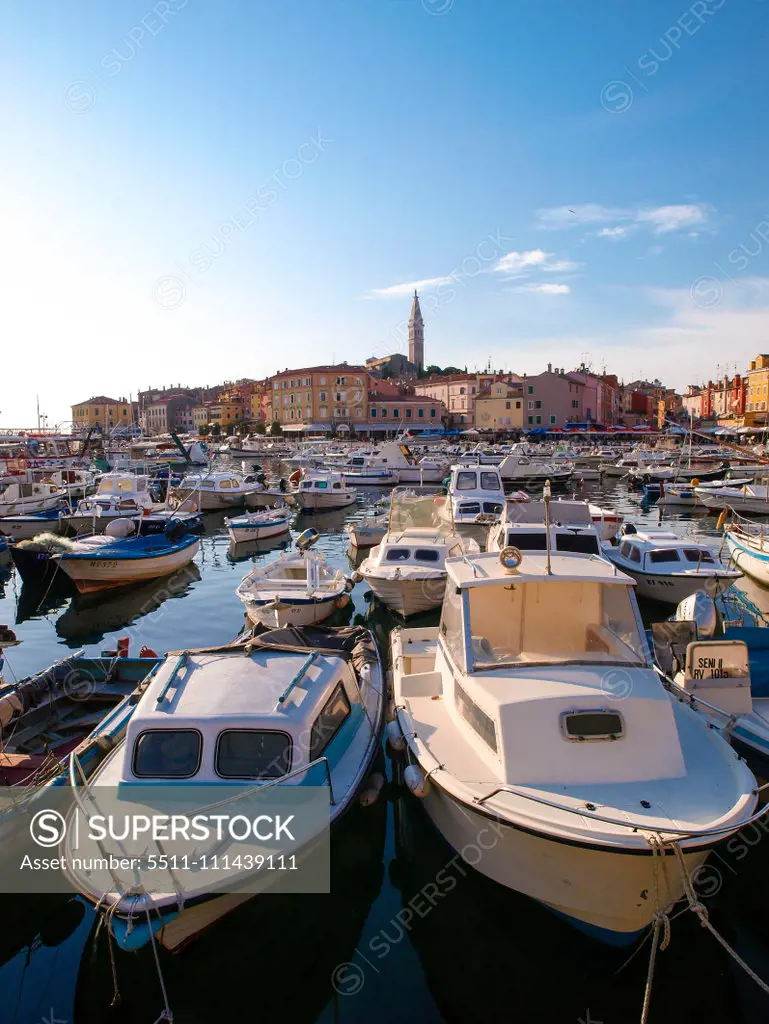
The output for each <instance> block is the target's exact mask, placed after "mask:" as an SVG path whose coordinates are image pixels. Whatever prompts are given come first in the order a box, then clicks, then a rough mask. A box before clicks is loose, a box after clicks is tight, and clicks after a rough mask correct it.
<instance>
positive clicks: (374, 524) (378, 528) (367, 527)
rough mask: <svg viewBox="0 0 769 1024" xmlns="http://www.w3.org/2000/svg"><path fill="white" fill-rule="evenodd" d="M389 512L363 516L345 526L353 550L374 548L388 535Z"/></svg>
mask: <svg viewBox="0 0 769 1024" xmlns="http://www.w3.org/2000/svg"><path fill="white" fill-rule="evenodd" d="M388 519H389V516H388V514H387V512H380V513H379V514H378V515H373V516H371V515H368V516H363V517H362V518H361V519H356V520H355V521H354V522H352V523H348V524H347V525H346V526H345V530H346V532H347V533H348V534H349V537H350V545H351V546H352V547H353V548H373V547H376V545H377V544H378V543H379V542H380V541H381V540H382V539H383V538H384V537H385V536H386V535H387V522H388Z"/></svg>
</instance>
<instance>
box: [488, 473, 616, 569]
mask: <svg viewBox="0 0 769 1024" xmlns="http://www.w3.org/2000/svg"><path fill="white" fill-rule="evenodd" d="M545 494H546V495H547V499H546V500H545V501H525V502H524V501H507V502H505V508H504V511H503V512H502V517H501V520H500V522H499V523H493V524H492V525H491V526H490V527H489V536H488V539H487V541H486V550H487V551H502V550H503V549H504V548H506V547H511V546H512V547H515V548H518V550H519V551H523V552H524V553H526V552H531V553H533V552H542V551H546V550H547V546H548V533H549V535H550V536H549V543H550V550H551V551H553V552H557V553H559V554H578V555H588V556H589V555H601V554H602V548H601V538H600V535H599V533H598V530H597V528H596V526H595V523H594V520H593V516H592V514H591V508H590V506H589V505H588V504H587V502H584V501H562V500H555V501H551V500H550V498H549V493H548V491H547V488H545Z"/></svg>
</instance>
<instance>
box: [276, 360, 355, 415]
mask: <svg viewBox="0 0 769 1024" xmlns="http://www.w3.org/2000/svg"><path fill="white" fill-rule="evenodd" d="M373 381H374V379H373V378H372V377H371V376H370V374H369V372H368V370H367V369H366V367H365V366H350V365H348V364H347V363H338V364H337V365H335V366H309V367H306V368H305V369H302V370H283V372H282V373H276V374H275V375H274V376H273V377H269V378H268V379H267V381H266V385H267V389H268V391H269V392H270V394H269V395H268V397H267V399H266V401H267V402H268V403H269V404H268V405H267V406H266V418H267V422H268V424H269V423H271V422H273V421H275V420H277V421H278V422H279V423H280V425H281V427H283V429H284V430H288V431H289V432H290V431H294V432H296V431H299V430H308V429H316V430H331V428H332V427H334V428H335V429H338V428H339V427H342V428H344V427H345V426H347V427H364V428H365V426H366V424H367V422H368V409H367V400H368V392H369V388H370V387H373Z"/></svg>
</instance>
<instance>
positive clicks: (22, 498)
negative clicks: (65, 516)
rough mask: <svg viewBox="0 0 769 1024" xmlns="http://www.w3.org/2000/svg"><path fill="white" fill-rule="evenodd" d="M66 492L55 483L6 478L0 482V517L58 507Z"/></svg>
mask: <svg viewBox="0 0 769 1024" xmlns="http://www.w3.org/2000/svg"><path fill="white" fill-rule="evenodd" d="M66 498H67V492H66V491H65V490H63V489H62V488H61V487H57V486H56V484H52V483H43V482H31V483H30V482H26V481H24V480H16V479H13V478H11V479H6V480H5V481H4V482H3V483H0V517H3V516H23V515H30V514H32V513H34V512H46V511H48V510H49V509H52V508H58V507H59V506H60V505H62V504H63V502H64V501H66Z"/></svg>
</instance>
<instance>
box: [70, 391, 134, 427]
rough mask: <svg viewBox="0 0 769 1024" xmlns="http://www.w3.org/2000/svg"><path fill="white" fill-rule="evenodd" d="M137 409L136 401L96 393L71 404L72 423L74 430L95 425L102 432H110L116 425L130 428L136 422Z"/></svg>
mask: <svg viewBox="0 0 769 1024" xmlns="http://www.w3.org/2000/svg"><path fill="white" fill-rule="evenodd" d="M137 409H138V405H137V403H136V402H132V401H130V399H126V398H107V397H106V395H96V396H95V397H93V398H89V399H88V400H87V401H85V402H78V404H77V405H73V406H72V423H73V426H74V428H75V430H90V429H92V428H94V427H97V428H98V429H99V430H100V431H102V432H103V433H110V432H111V431H112V430H114V429H115V428H116V427H125V428H126V429H130V428H131V427H132V426H133V425H134V424H135V423H136V415H137Z"/></svg>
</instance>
